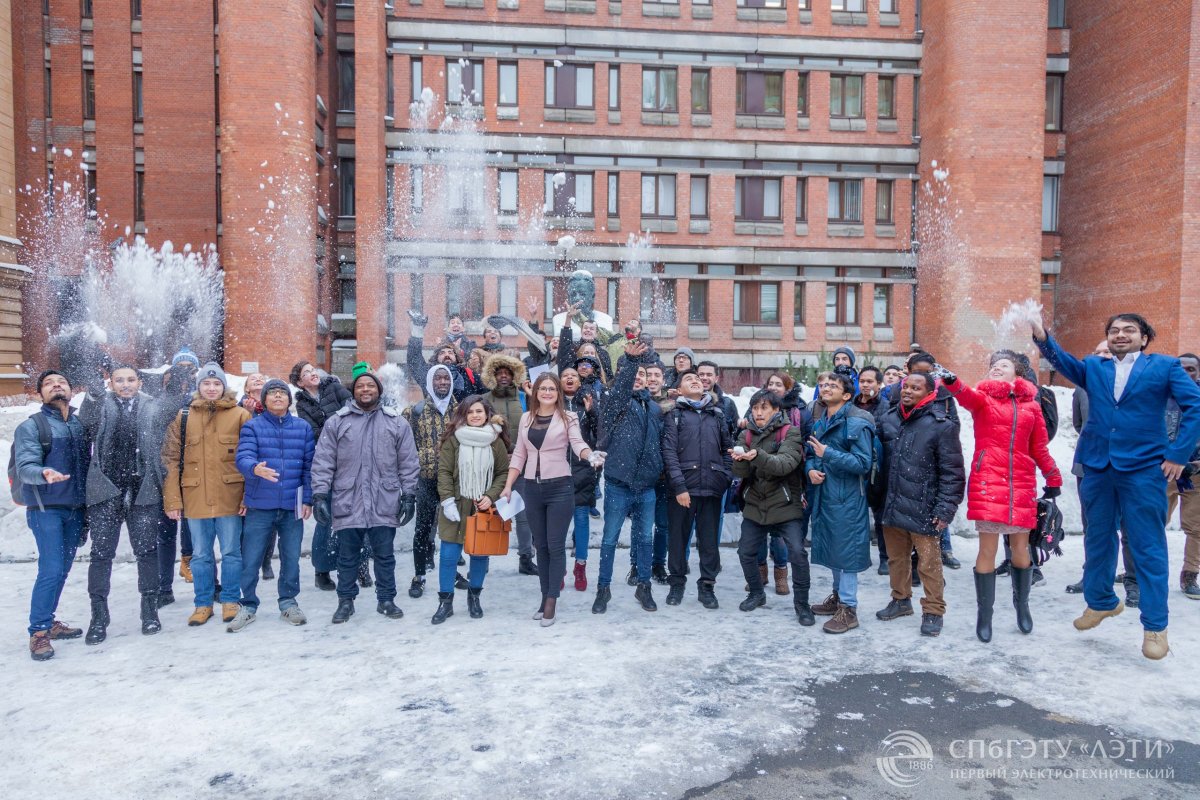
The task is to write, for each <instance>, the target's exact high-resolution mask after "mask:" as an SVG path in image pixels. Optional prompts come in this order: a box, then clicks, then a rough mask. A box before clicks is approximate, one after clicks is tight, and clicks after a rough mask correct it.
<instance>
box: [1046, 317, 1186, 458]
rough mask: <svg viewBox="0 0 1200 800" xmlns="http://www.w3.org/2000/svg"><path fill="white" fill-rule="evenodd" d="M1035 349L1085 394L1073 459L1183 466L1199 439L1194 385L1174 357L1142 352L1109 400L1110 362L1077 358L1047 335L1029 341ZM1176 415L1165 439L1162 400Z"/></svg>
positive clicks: (1113, 372) (1113, 375)
mask: <svg viewBox="0 0 1200 800" xmlns="http://www.w3.org/2000/svg"><path fill="white" fill-rule="evenodd" d="M1035 344H1037V347H1038V350H1040V351H1041V352H1042V355H1043V356H1045V357H1046V358H1047V359H1049V361H1050V363H1051V364H1053V365H1054V368H1055V369H1057V370H1058V371H1059V372H1060V373H1061V374H1062V376H1063V377H1064V378H1066V379H1067V380H1069V381H1071V382H1072V383H1074V384H1075V385H1076V386H1079V387H1080V388H1081V389H1083V390H1084V391H1085V392H1087V397H1088V418H1087V422H1086V423H1085V424H1084V426H1083V431H1082V432H1081V433H1080V434H1079V444H1078V446H1077V449H1076V459H1077V460H1078V462H1079V463H1080V464H1082V465H1083V466H1084V467H1085V468H1090V469H1104V468H1106V467H1107V466H1108V465H1109V464H1111V465H1112V466H1113V467H1115V468H1116V469H1119V470H1135V469H1142V468H1144V467H1148V466H1151V465H1153V464H1158V463H1161V462H1163V461H1174V462H1175V463H1177V464H1184V463H1186V462H1187V460H1188V458H1189V457H1190V456H1191V454H1192V451H1193V450H1195V449H1196V443H1197V442H1198V441H1200V386H1197V385H1196V384H1195V383H1194V382H1193V381H1192V379H1191V378H1189V377H1188V375H1187V373H1186V372H1184V371H1183V367H1182V366H1181V365H1180V363H1179V359H1178V358H1173V357H1171V356H1161V355H1151V354H1147V353H1142V355H1141V356H1140V357H1139V358H1138V360H1137V361H1136V362H1135V363H1134V365H1133V370H1132V371H1131V372H1130V374H1129V380H1128V381H1127V382H1126V383H1125V391H1124V392H1122V393H1121V399H1120V400H1119V401H1118V400H1114V399H1113V386H1114V385H1115V383H1116V375H1117V368H1116V364H1115V363H1114V362H1113V361H1111V360H1110V359H1106V358H1100V357H1099V356H1088V357H1087V358H1084V359H1082V360H1080V359H1078V358H1076V357H1075V356H1073V355H1071V354H1070V353H1067V352H1066V351H1064V350H1063V349H1062V348H1061V347H1059V345H1058V342H1056V341H1054V339H1053V337H1050V336H1047V337H1046V341H1044V342H1038V341H1036V340H1035ZM1171 397H1173V398H1175V401H1176V402H1177V403H1179V408H1180V411H1181V412H1182V413H1181V416H1180V421H1179V435H1178V436H1177V437H1176V439H1175V442H1174V443H1172V442H1171V441H1170V440H1168V438H1167V424H1166V410H1167V399H1168V398H1171Z"/></svg>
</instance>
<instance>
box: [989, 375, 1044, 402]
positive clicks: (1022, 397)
mask: <svg viewBox="0 0 1200 800" xmlns="http://www.w3.org/2000/svg"><path fill="white" fill-rule="evenodd" d="M975 390H976V391H978V392H980V393H982V394H986V395H988V396H989V397H996V398H1003V397H1008V395H1009V392H1012V393H1013V394H1015V395H1016V396H1017V401H1018V402H1021V403H1030V402H1033V401H1034V400H1036V399H1037V387H1036V386H1034V385H1033V384H1032V383H1030V382H1029V381H1027V380H1025V379H1024V378H1017V380H1016V381H1015V382H1014V383H1012V384H1010V383H1008V382H1007V381H993V380H984V381H980V382H979V383H978V385H976V387H975Z"/></svg>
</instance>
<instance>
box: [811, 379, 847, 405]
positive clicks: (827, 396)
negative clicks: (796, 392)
mask: <svg viewBox="0 0 1200 800" xmlns="http://www.w3.org/2000/svg"><path fill="white" fill-rule="evenodd" d="M817 390H818V391H819V392H820V393H821V402H822V403H824V404H825V405H826V406H827V407H830V408H836V407H841V406H842V405H843V404H844V403H848V402H850V392H848V391H847V390H846V387H845V385H844V384H843V383H842V382H841V381H838V380H833V379H832V378H830V377H828V376H826V377H825V379H824V380H822V381H821V382H820V383H818V384H817Z"/></svg>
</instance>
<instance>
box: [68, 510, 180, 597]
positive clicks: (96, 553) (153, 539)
mask: <svg viewBox="0 0 1200 800" xmlns="http://www.w3.org/2000/svg"><path fill="white" fill-rule="evenodd" d="M136 493H137V490H136V489H130V490H129V491H128V492H126V493H124V494H122V495H120V496H119V497H114V498H113V499H111V500H105V501H104V502H103V503H96V504H95V505H93V506H88V529H89V531H90V532H91V536H92V556H91V563H90V564H89V565H88V594H90V595H91V596H92V599H93V600H107V599H108V592H109V584H110V581H111V579H112V560H113V556H115V555H116V554H117V540H118V538H119V537H120V535H121V524H122V523H124V524H125V525H126V526H128V529H129V544H130V546H131V547H132V548H133V555H134V557H135V558H137V572H138V593H139V594H143V595H150V594H158V591H159V583H160V582H159V575H158V570H159V563H158V518H159V517H160V516H161V515H162V508H161V507H160V506H159V504H158V503H155V504H154V505H149V506H135V505H131V503H132V501H133V498H134V496H135V495H136ZM172 524H174V523H172ZM172 549H174V548H172ZM174 562H175V554H174V553H172V554H171V566H172V567H174V565H175V563H174Z"/></svg>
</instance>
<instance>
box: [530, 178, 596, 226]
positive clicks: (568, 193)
mask: <svg viewBox="0 0 1200 800" xmlns="http://www.w3.org/2000/svg"><path fill="white" fill-rule="evenodd" d="M555 172H562V173H564V174H565V175H566V181H565V182H564V183H563V186H562V189H561V191H560V190H559V189H558V188H557V187H555V186H554V174H555ZM581 177H584V178H586V179H587V180H588V182H589V183H590V184H591V192H590V193H585V194H584V195H583V196H584V197H587V198H588V206H589V207H588V210H587V211H580V210H579V196H580V195H579V179H580V178H581ZM543 185H544V190H545V192H546V193H547V194H548V195H549V199H550V202H548V203H547V202H546V199H545V198H543V201H542V213H543V215H545V216H548V217H560V218H566V217H572V216H574V217H594V216H595V215H596V176H595V173H592V172H568V171H566V170H549V169H547V170H545V171H544V173H543ZM560 196H561V198H562V199H561V201H560V199H559V198H560ZM572 197H574V198H575V204H574V205H571V203H570V199H569V198H572ZM547 206H549V208H547Z"/></svg>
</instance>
